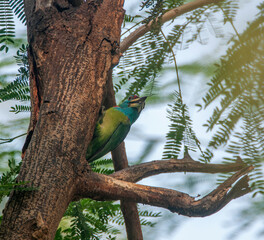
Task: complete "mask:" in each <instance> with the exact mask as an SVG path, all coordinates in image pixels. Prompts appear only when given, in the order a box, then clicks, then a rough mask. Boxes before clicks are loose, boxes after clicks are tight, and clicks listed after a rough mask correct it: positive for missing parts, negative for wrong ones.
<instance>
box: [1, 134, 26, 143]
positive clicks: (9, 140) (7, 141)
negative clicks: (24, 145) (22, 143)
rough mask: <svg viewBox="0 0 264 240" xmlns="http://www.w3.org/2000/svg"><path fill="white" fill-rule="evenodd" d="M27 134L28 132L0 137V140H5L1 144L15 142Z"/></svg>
mask: <svg viewBox="0 0 264 240" xmlns="http://www.w3.org/2000/svg"><path fill="white" fill-rule="evenodd" d="M25 135H27V133H23V134H20V135H18V136H15V137H13V138H0V141H3V142H1V143H0V144H4V143H10V142H13V141H14V140H15V139H17V138H20V137H23V136H25Z"/></svg>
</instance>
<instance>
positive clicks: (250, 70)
mask: <svg viewBox="0 0 264 240" xmlns="http://www.w3.org/2000/svg"><path fill="white" fill-rule="evenodd" d="M258 8H259V10H260V12H259V14H258V15H257V17H256V19H255V20H254V21H252V22H251V23H249V24H248V27H247V29H246V30H245V31H244V32H243V33H242V34H240V35H237V38H233V39H232V42H231V47H230V48H229V49H228V50H227V53H226V55H225V56H223V57H222V58H221V59H220V63H219V64H218V65H217V70H216V73H215V75H214V77H213V78H212V80H211V81H210V83H209V86H210V88H209V90H208V92H207V94H206V96H205V97H204V98H203V101H204V106H205V108H206V107H207V106H208V105H210V104H212V103H215V101H216V100H218V99H219V106H216V107H215V108H214V111H213V114H212V115H211V117H210V118H209V120H208V121H207V124H205V126H206V127H207V129H208V131H209V130H212V129H215V128H216V129H217V131H216V132H215V134H214V135H213V137H212V139H211V141H210V142H209V144H208V147H209V148H208V149H207V150H206V152H207V153H212V151H211V150H210V149H217V148H219V147H221V146H223V145H226V144H228V145H227V147H226V152H227V153H228V154H229V155H231V157H226V158H225V162H232V161H236V158H237V157H238V156H240V157H241V158H242V159H243V161H245V162H246V163H248V164H251V165H253V166H254V167H255V168H254V171H253V172H252V173H250V174H249V175H250V177H251V178H250V179H251V182H252V184H251V188H252V190H253V192H254V194H253V196H255V195H256V194H257V193H262V194H264V175H263V159H264V107H263V103H264V98H263V92H264V84H263V76H264V71H263V69H264V62H263V55H264V45H263V38H264V11H263V10H264V5H263V4H260V5H259V7H258ZM227 19H228V20H230V17H228V18H227ZM231 23H232V22H231ZM212 156H213V154H211V155H210V156H208V158H207V160H210V158H211V157H212ZM229 175H230V174H222V175H221V176H220V178H219V182H223V181H224V180H225V179H226V178H227V177H228V176H229Z"/></svg>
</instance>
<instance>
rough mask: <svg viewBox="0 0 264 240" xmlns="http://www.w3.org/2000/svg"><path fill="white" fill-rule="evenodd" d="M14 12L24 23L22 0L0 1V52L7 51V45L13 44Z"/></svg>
mask: <svg viewBox="0 0 264 240" xmlns="http://www.w3.org/2000/svg"><path fill="white" fill-rule="evenodd" d="M14 14H15V15H16V16H17V17H18V19H19V20H21V21H22V23H25V21H26V17H25V13H24V3H23V0H1V1H0V44H1V45H0V52H1V51H3V50H5V52H8V50H9V47H8V46H9V45H10V44H14V38H15V23H14Z"/></svg>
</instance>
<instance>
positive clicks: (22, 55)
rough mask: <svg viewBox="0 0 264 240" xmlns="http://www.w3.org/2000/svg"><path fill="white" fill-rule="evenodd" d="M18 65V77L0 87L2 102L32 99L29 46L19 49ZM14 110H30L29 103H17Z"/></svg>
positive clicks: (0, 99)
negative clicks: (28, 57)
mask: <svg viewBox="0 0 264 240" xmlns="http://www.w3.org/2000/svg"><path fill="white" fill-rule="evenodd" d="M15 59H16V62H17V65H18V66H20V67H19V69H18V74H17V77H16V79H15V80H14V81H13V82H11V83H9V84H7V86H5V87H4V88H2V89H0V102H4V101H8V100H12V99H15V100H20V101H26V102H28V101H29V100H30V95H29V94H30V89H29V79H28V77H29V67H28V59H27V46H26V45H24V44H22V46H21V47H20V48H19V50H18V51H17V55H16V56H15ZM11 111H12V112H15V113H18V112H22V111H30V106H28V105H15V107H12V110H11Z"/></svg>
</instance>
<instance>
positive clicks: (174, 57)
mask: <svg viewBox="0 0 264 240" xmlns="http://www.w3.org/2000/svg"><path fill="white" fill-rule="evenodd" d="M160 32H161V34H162V36H163V37H164V39H165V41H166V42H167V43H168V46H169V48H170V50H171V53H172V56H173V60H174V65H175V71H176V76H177V82H178V87H179V95H180V98H181V101H182V94H181V84H180V77H179V71H178V66H177V62H176V56H175V54H174V51H173V48H172V46H171V44H170V42H169V41H168V39H167V38H166V36H165V34H164V32H163V31H162V30H160Z"/></svg>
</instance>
